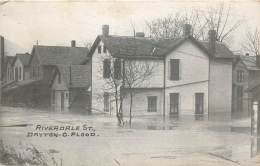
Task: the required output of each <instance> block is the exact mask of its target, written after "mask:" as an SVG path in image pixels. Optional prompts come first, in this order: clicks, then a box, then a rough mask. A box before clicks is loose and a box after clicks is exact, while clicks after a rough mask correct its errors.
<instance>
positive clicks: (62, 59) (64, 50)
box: [33, 45, 89, 65]
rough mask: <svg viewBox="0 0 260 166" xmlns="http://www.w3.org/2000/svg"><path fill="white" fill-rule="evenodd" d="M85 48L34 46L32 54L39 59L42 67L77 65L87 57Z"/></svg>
mask: <svg viewBox="0 0 260 166" xmlns="http://www.w3.org/2000/svg"><path fill="white" fill-rule="evenodd" d="M88 52H89V50H88V48H86V47H65V46H42V45H35V46H34V48H33V54H35V55H37V56H38V57H39V61H40V63H41V64H42V65H57V64H63V65H78V64H80V63H82V61H84V60H85V59H86V57H87V54H88Z"/></svg>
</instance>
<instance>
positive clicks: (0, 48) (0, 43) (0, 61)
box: [0, 36, 5, 106]
mask: <svg viewBox="0 0 260 166" xmlns="http://www.w3.org/2000/svg"><path fill="white" fill-rule="evenodd" d="M4 47H5V45H4V37H3V36H0V106H1V104H2V83H3V76H4V66H3V65H4V52H5V50H4Z"/></svg>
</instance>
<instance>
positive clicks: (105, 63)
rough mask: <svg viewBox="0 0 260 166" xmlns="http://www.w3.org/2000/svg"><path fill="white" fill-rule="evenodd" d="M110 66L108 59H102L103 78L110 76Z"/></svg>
mask: <svg viewBox="0 0 260 166" xmlns="http://www.w3.org/2000/svg"><path fill="white" fill-rule="evenodd" d="M110 66H111V62H110V59H105V60H104V61H103V77H104V78H109V77H110V74H111V69H110Z"/></svg>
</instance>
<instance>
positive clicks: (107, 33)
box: [102, 25, 109, 37]
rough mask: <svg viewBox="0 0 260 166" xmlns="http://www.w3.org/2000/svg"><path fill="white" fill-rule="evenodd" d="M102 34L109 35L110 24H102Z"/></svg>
mask: <svg viewBox="0 0 260 166" xmlns="http://www.w3.org/2000/svg"><path fill="white" fill-rule="evenodd" d="M102 35H103V36H104V37H107V36H108V35H109V25H103V26H102Z"/></svg>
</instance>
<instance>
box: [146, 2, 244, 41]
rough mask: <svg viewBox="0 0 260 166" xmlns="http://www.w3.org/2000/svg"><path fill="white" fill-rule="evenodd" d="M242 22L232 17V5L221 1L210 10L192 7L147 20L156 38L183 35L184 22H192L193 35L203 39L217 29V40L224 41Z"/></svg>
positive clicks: (151, 34)
mask: <svg viewBox="0 0 260 166" xmlns="http://www.w3.org/2000/svg"><path fill="white" fill-rule="evenodd" d="M241 22H242V20H236V19H234V18H232V15H231V6H230V5H229V6H228V7H227V6H226V5H225V4H224V3H220V4H219V5H218V6H216V7H214V8H213V7H212V8H208V10H196V9H192V10H190V11H185V12H177V13H176V14H175V15H168V16H166V17H161V18H157V19H155V20H152V21H147V22H146V26H147V28H148V30H149V32H150V36H151V37H152V38H155V39H164V38H180V37H182V31H183V26H184V24H190V25H191V26H192V27H193V29H192V32H191V35H192V36H193V37H194V38H196V39H202V40H205V39H206V37H207V34H208V30H209V29H215V30H216V32H217V41H220V42H223V41H226V40H227V39H228V38H229V37H231V35H232V33H233V32H234V31H235V30H236V29H237V28H238V27H239V26H240V25H241Z"/></svg>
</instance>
